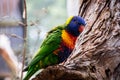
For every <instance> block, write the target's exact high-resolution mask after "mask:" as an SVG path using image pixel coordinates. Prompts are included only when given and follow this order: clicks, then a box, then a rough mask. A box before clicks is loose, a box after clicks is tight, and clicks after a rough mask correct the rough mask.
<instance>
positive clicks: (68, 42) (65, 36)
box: [62, 30, 77, 49]
mask: <svg viewBox="0 0 120 80" xmlns="http://www.w3.org/2000/svg"><path fill="white" fill-rule="evenodd" d="M76 39H77V37H76V36H73V35H72V34H70V33H68V32H67V31H66V30H62V40H63V43H64V44H65V46H66V47H68V48H70V49H73V48H74V46H75V41H76Z"/></svg>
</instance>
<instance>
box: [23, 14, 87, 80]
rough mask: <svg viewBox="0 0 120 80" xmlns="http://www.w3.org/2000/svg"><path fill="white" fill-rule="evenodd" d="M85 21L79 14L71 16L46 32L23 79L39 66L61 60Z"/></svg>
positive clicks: (39, 67)
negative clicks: (63, 22)
mask: <svg viewBox="0 0 120 80" xmlns="http://www.w3.org/2000/svg"><path fill="white" fill-rule="evenodd" d="M85 24H86V23H85V21H84V19H83V18H82V17H80V16H71V17H70V18H68V19H67V21H66V23H65V24H63V25H60V26H57V27H56V28H54V29H53V30H51V31H49V32H48V35H47V37H46V39H45V40H44V41H43V43H42V45H41V46H40V48H39V49H38V51H37V52H36V54H35V56H34V57H33V59H32V61H31V62H30V64H29V65H28V67H27V68H25V69H24V71H27V74H26V76H25V78H24V79H23V80H29V78H30V77H31V76H32V75H33V74H34V73H35V72H37V71H38V70H39V69H41V68H46V67H47V66H50V65H55V64H59V63H61V62H63V61H64V60H65V59H67V58H68V56H69V55H70V54H71V52H72V50H73V48H74V45H75V41H76V39H77V37H78V36H79V34H80V33H81V32H82V31H83V29H84V26H85Z"/></svg>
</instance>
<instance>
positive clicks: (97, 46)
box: [33, 0, 120, 80]
mask: <svg viewBox="0 0 120 80" xmlns="http://www.w3.org/2000/svg"><path fill="white" fill-rule="evenodd" d="M79 14H80V15H81V16H82V17H84V18H85V20H86V22H87V25H86V28H85V30H84V32H83V33H82V34H81V35H80V36H79V38H78V40H77V42H76V46H75V49H74V51H73V52H72V54H71V55H70V57H69V58H68V59H67V60H66V61H65V62H64V63H62V64H60V65H56V66H50V67H48V68H46V69H45V70H43V71H42V72H41V73H40V74H39V75H37V76H36V78H34V79H33V80H120V1H119V0H81V2H80V10H79Z"/></svg>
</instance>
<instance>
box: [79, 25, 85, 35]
mask: <svg viewBox="0 0 120 80" xmlns="http://www.w3.org/2000/svg"><path fill="white" fill-rule="evenodd" d="M83 30H84V26H83V25H80V27H79V32H80V33H81V32H82V31H83Z"/></svg>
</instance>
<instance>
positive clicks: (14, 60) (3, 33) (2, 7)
mask: <svg viewBox="0 0 120 80" xmlns="http://www.w3.org/2000/svg"><path fill="white" fill-rule="evenodd" d="M24 7H25V4H24V0H0V80H17V79H20V78H21V71H22V62H23V53H24V52H25V53H26V56H25V60H24V61H25V65H27V64H28V63H29V61H31V58H32V56H33V55H34V53H35V52H36V51H37V49H38V48H39V46H40V45H41V43H42V41H43V39H44V38H45V36H46V34H47V32H48V31H49V30H51V29H52V28H54V27H56V26H58V25H61V24H64V23H65V21H66V19H67V17H68V16H67V0H26V7H27V11H26V12H27V16H26V17H27V28H26V27H25V25H24V24H25V20H26V19H25V17H24V16H25V15H24V14H23V13H24ZM25 41H26V46H25Z"/></svg>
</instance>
